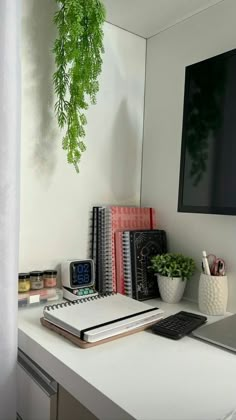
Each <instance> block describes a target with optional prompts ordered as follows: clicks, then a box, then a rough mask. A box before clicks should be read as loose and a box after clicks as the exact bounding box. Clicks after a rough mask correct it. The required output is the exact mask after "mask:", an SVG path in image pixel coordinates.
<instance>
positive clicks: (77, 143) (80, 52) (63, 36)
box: [53, 0, 105, 172]
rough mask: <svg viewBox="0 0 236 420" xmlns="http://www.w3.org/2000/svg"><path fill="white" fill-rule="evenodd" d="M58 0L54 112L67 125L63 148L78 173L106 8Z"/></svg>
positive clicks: (89, 0) (90, 0) (82, 0)
mask: <svg viewBox="0 0 236 420" xmlns="http://www.w3.org/2000/svg"><path fill="white" fill-rule="evenodd" d="M55 1H56V3H58V5H59V9H58V11H57V12H56V14H55V16H54V23H55V24H56V26H57V29H58V36H57V39H56V40H55V44H54V48H53V52H54V54H55V63H56V71H55V73H54V75H53V83H54V88H55V93H56V96H57V102H56V104H55V112H56V115H57V120H58V125H59V127H60V128H64V127H65V128H66V132H65V135H64V138H63V140H62V147H63V149H64V150H66V151H67V160H68V162H69V163H72V164H73V165H74V167H75V169H76V171H77V172H79V162H80V158H81V154H82V152H84V150H85V149H86V146H85V143H84V141H83V139H84V137H85V129H84V127H85V125H86V123H87V120H86V116H85V114H84V111H85V110H86V109H87V108H88V102H89V101H90V102H91V103H92V104H95V103H96V94H97V92H98V90H99V83H98V76H99V74H100V72H101V69H102V58H101V55H102V53H104V47H103V30H102V26H103V23H104V21H105V8H104V6H103V4H102V3H101V1H100V0H55Z"/></svg>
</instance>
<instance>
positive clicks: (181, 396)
mask: <svg viewBox="0 0 236 420" xmlns="http://www.w3.org/2000/svg"><path fill="white" fill-rule="evenodd" d="M148 303H149V304H152V305H155V306H159V307H161V308H163V309H164V311H165V315H166V316H168V315H169V314H171V313H175V312H178V311H179V310H183V309H184V310H188V311H193V312H198V309H197V306H196V305H194V304H190V303H187V302H181V304H176V305H169V304H165V303H163V302H160V301H156V300H152V301H149V302H148ZM42 311H43V308H42V307H37V308H31V309H21V310H20V311H19V327H18V331H19V347H20V348H21V349H22V350H23V351H24V352H25V353H26V354H27V355H28V356H29V357H31V358H32V359H33V360H34V361H35V362H36V363H38V364H39V365H40V366H41V367H42V368H43V369H44V370H46V371H47V372H48V373H49V374H50V375H51V376H52V377H53V378H54V379H55V380H56V381H57V382H59V383H60V384H61V385H62V386H63V387H64V388H65V389H67V390H68V391H69V392H70V393H71V394H72V395H73V396H74V397H75V398H77V399H78V400H79V401H80V402H81V403H82V404H83V405H85V406H86V407H87V408H88V409H89V410H90V411H91V412H92V413H93V414H95V415H96V416H97V417H98V418H101V419H109V420H112V419H114V420H118V419H126V420H128V419H132V418H135V419H140V420H218V419H222V418H223V417H224V416H225V415H226V414H227V413H229V412H230V411H233V410H234V409H235V408H236V355H234V354H233V353H231V352H228V351H225V350H221V349H220V348H217V347H215V346H212V345H209V344H207V343H204V342H201V341H198V340H196V339H194V338H191V337H184V338H183V339H181V340H179V341H172V340H169V339H166V338H164V337H160V336H157V335H154V334H152V333H151V332H147V331H144V332H140V333H137V334H134V335H132V336H130V337H124V338H121V339H119V340H116V341H113V342H110V343H106V344H103V345H99V346H96V347H93V348H90V349H86V350H83V349H80V348H78V347H76V346H75V345H73V344H72V343H70V342H69V341H67V340H66V339H64V338H62V337H60V336H58V335H57V334H56V333H53V332H51V331H49V330H47V329H46V328H44V327H43V326H41V324H40V321H39V318H40V316H42ZM217 319H218V317H209V321H212V320H217Z"/></svg>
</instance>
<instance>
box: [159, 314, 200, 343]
mask: <svg viewBox="0 0 236 420" xmlns="http://www.w3.org/2000/svg"><path fill="white" fill-rule="evenodd" d="M206 321H207V317H206V316H202V315H197V314H193V313H191V312H185V311H181V312H178V313H177V314H175V315H171V316H168V317H167V318H164V319H162V320H161V321H159V322H157V323H156V324H154V325H153V326H152V331H153V332H154V333H155V334H159V335H163V336H164V337H168V338H172V339H173V340H179V339H180V338H182V337H184V336H185V335H187V334H189V333H191V331H193V330H195V329H196V328H198V327H200V325H202V324H204V323H205V322H206Z"/></svg>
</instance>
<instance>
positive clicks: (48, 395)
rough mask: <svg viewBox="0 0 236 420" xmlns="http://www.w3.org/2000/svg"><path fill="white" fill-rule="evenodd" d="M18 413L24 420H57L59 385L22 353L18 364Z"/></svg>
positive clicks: (19, 354)
mask: <svg viewBox="0 0 236 420" xmlns="http://www.w3.org/2000/svg"><path fill="white" fill-rule="evenodd" d="M17 413H18V416H19V417H20V418H21V419H22V420H56V418H57V384H56V382H55V381H54V380H53V379H52V378H51V377H50V376H49V375H48V374H47V373H46V372H44V371H43V370H42V369H41V368H40V367H39V366H37V365H36V364H35V363H34V362H33V361H32V360H31V359H29V358H28V357H27V356H26V355H25V354H24V353H22V352H21V351H19V352H18V363H17Z"/></svg>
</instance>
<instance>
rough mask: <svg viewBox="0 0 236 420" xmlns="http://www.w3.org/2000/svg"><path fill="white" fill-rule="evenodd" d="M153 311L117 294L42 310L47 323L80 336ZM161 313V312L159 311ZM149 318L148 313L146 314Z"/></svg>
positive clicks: (52, 306) (142, 304) (144, 304)
mask: <svg viewBox="0 0 236 420" xmlns="http://www.w3.org/2000/svg"><path fill="white" fill-rule="evenodd" d="M149 309H154V308H153V307H152V306H150V305H148V304H146V303H143V302H139V301H137V300H134V299H131V298H129V297H127V296H124V295H121V294H119V293H117V294H114V295H108V296H104V297H101V296H100V297H98V298H96V297H95V298H94V299H93V298H90V300H87V301H85V300H84V301H83V300H80V301H75V302H74V303H72V302H66V303H62V304H61V305H60V304H58V305H51V306H46V307H45V308H44V317H45V319H46V320H48V321H49V322H51V323H53V324H55V325H58V326H60V327H61V328H64V329H65V330H67V331H70V332H71V333H73V334H76V335H78V336H79V335H80V331H81V330H83V329H86V328H92V327H93V326H95V325H99V324H103V323H105V322H110V321H114V320H116V319H119V318H123V317H126V316H130V315H134V314H136V313H137V314H138V313H139V312H142V311H146V310H149ZM160 312H161V311H160ZM147 316H150V313H147Z"/></svg>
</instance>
